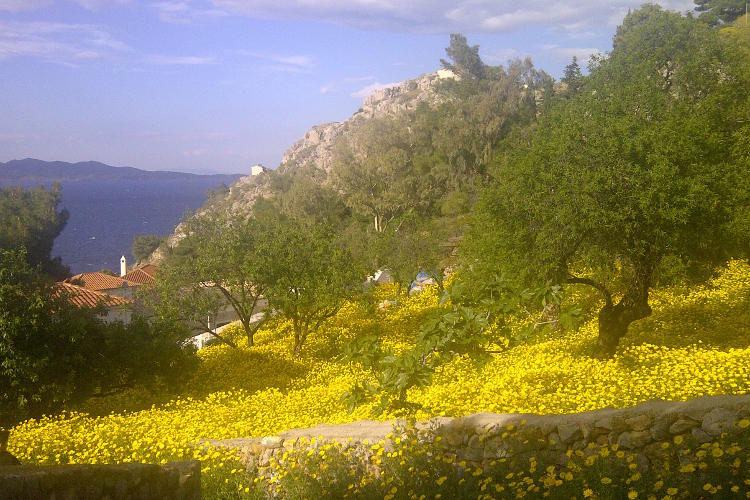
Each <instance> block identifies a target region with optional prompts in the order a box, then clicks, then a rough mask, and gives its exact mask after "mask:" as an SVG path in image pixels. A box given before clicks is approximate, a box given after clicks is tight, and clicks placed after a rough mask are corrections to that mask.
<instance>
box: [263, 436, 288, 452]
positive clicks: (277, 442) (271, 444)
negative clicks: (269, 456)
mask: <svg viewBox="0 0 750 500" xmlns="http://www.w3.org/2000/svg"><path fill="white" fill-rule="evenodd" d="M282 442H283V440H282V439H281V436H266V437H264V438H263V439H261V440H260V444H261V446H263V447H264V448H268V449H271V450H274V449H276V448H281V444H282Z"/></svg>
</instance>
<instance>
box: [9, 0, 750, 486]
mask: <svg viewBox="0 0 750 500" xmlns="http://www.w3.org/2000/svg"><path fill="white" fill-rule="evenodd" d="M718 3H720V4H721V5H724V4H723V3H722V2H718ZM732 3H733V2H732ZM699 4H700V5H701V8H702V9H703V10H702V11H701V12H708V13H709V14H710V13H711V9H712V8H713V7H712V6H711V5H713V2H711V1H707V2H701V3H699ZM714 7H716V6H715V5H714ZM722 8H723V7H722ZM722 8H720V7H716V9H717V10H716V11H715V12H714V14H716V15H717V16H719V17H711V16H709V17H706V16H705V15H702V16H701V19H697V18H696V17H694V16H683V15H681V14H679V13H676V12H668V11H664V10H662V9H661V8H660V7H658V6H656V5H652V4H648V5H644V6H643V7H642V8H640V9H638V10H636V11H633V12H630V13H629V14H628V15H627V16H626V17H625V19H624V21H623V24H622V26H620V27H619V28H618V30H617V33H616V35H615V37H614V40H613V46H612V51H611V52H609V53H608V54H606V55H603V56H600V57H594V58H593V59H592V61H591V63H590V65H589V68H588V70H589V71H588V74H587V75H584V74H583V72H582V71H581V68H580V67H579V66H578V63H577V60H575V59H574V60H573V61H572V62H571V64H570V65H569V66H568V67H567V68H566V70H565V76H564V78H563V79H562V80H561V81H560V82H555V81H554V80H553V79H552V78H551V77H550V76H549V75H547V74H546V73H545V72H543V71H540V70H537V69H536V68H534V66H533V65H532V63H531V61H529V60H525V61H519V60H517V61H511V62H509V63H508V64H507V65H505V66H490V65H486V64H485V63H484V62H483V61H482V60H481V59H480V58H479V48H478V47H477V46H471V45H469V43H468V41H467V40H466V38H464V37H463V36H462V35H459V34H454V35H452V36H451V39H450V45H449V47H448V48H447V49H446V55H447V57H448V60H444V61H441V62H442V64H443V67H444V70H446V71H447V70H450V73H447V72H446V71H444V72H442V73H441V74H442V75H444V76H445V75H448V76H449V77H447V78H444V77H438V76H428V77H423V78H421V79H419V80H418V81H419V82H422V83H421V84H419V85H422V84H424V85H427V86H428V87H429V88H427V87H426V88H424V89H421V88H420V87H419V85H417V86H416V87H414V88H412V87H413V86H412V85H411V84H409V83H406V84H404V85H400V86H399V87H398V89H394V90H392V93H393V96H392V97H393V98H394V100H393V101H390V100H389V98H386V97H383V99H382V100H378V102H377V103H376V104H377V105H375V103H373V102H371V103H370V105H369V106H367V107H366V109H363V110H362V111H361V112H359V113H357V114H356V115H355V118H353V119H352V120H351V121H349V122H347V123H346V124H345V125H341V126H339V125H332V126H325V127H320V128H316V129H314V130H313V132H314V133H312V135H308V136H306V139H305V140H304V141H302V142H301V143H298V144H297V145H296V146H295V148H294V151H295V152H294V154H293V155H291V156H288V160H289V161H288V163H287V164H286V165H285V166H284V168H281V169H279V170H278V171H276V172H267V173H264V174H262V175H260V176H258V177H257V178H253V179H252V180H250V181H248V180H247V179H245V180H243V181H241V182H240V183H238V184H236V185H235V186H233V187H232V188H231V189H230V191H229V192H228V193H226V192H224V191H223V190H222V191H221V192H217V193H215V195H214V196H213V197H212V200H211V203H210V206H208V207H206V208H205V209H204V210H202V211H201V212H199V213H198V214H196V215H195V216H193V217H189V218H187V219H186V220H185V221H184V223H183V224H182V225H181V229H180V231H179V236H177V235H175V236H174V237H173V238H171V239H170V242H169V243H168V244H166V245H163V246H162V247H161V252H162V254H163V261H162V262H161V265H160V272H159V275H158V276H157V283H156V284H155V285H154V286H152V287H144V292H142V293H141V295H140V297H139V298H140V299H142V300H143V301H144V304H145V305H146V306H147V307H148V309H149V311H150V312H151V313H152V314H151V316H150V319H149V325H146V323H145V321H144V322H143V328H142V335H143V337H144V338H145V339H149V340H158V341H159V342H158V343H157V344H156V345H157V346H162V348H164V349H165V351H164V352H166V353H169V354H170V357H165V358H164V359H150V360H148V361H149V363H150V364H153V365H154V366H155V367H156V368H158V369H159V370H163V372H162V371H158V372H157V371H151V370H138V369H132V368H129V367H130V364H129V363H128V362H127V361H128V360H131V359H140V355H141V353H140V352H138V349H137V345H136V346H127V345H123V347H122V349H121V351H118V352H119V356H118V358H119V357H122V358H123V359H122V360H120V361H118V362H117V363H118V364H119V363H121V364H123V365H124V367H125V368H127V370H124V371H123V373H122V374H121V375H117V370H113V372H112V373H115V376H114V379H115V380H110V379H107V378H104V379H103V381H102V382H99V383H89V384H77V383H73V382H71V380H74V379H72V378H70V377H68V378H66V377H65V376H64V374H57V373H52V374H51V375H50V381H49V384H50V385H51V387H56V385H55V384H58V385H60V384H63V385H64V383H67V385H64V387H65V389H66V391H67V392H64V393H63V392H61V395H60V396H59V397H56V398H55V399H54V400H52V401H51V402H50V403H49V406H48V408H49V410H48V411H49V412H50V413H52V416H47V417H40V418H28V419H25V420H23V421H20V422H19V420H21V418H17V419H14V420H12V421H10V423H11V424H14V427H13V429H12V436H11V441H10V449H11V451H12V452H14V453H16V454H17V455H18V456H19V458H21V460H22V461H26V462H32V463H45V464H46V463H111V462H126V461H143V462H162V463H163V462H166V461H172V460H184V459H191V458H195V459H199V460H201V462H202V467H203V476H202V477H203V481H204V492H205V494H206V496H208V497H214V496H215V497H221V498H225V497H232V496H239V497H243V496H259V497H267V496H273V495H276V494H278V495H279V496H282V497H289V498H317V497H334V498H339V497H345V496H354V497H364V498H396V497H398V498H424V497H426V496H429V497H431V498H440V496H441V495H444V496H445V498H452V497H456V496H463V497H477V498H481V497H485V498H492V497H495V496H498V497H522V496H525V495H528V496H533V497H536V496H545V495H548V496H552V497H558V498H562V497H566V498H570V497H572V496H576V497H597V498H623V497H627V498H629V499H631V500H632V499H634V498H639V497H645V498H650V497H651V496H657V495H658V497H659V498H673V497H682V498H696V497H698V496H699V495H708V494H720V495H723V496H736V495H741V496H742V495H744V496H747V495H750V492H749V489H748V488H749V487H750V484H748V480H747V479H746V478H747V477H750V461H749V460H750V459H749V458H748V456H749V453H748V450H750V430H748V428H749V427H750V418H747V417H748V415H750V412H749V413H747V415H746V414H745V413H741V412H740V413H738V414H733V415H732V418H731V420H732V421H731V422H729V423H728V425H731V426H733V427H732V430H735V431H737V432H736V433H734V434H731V436H730V435H728V434H727V435H724V434H721V435H718V434H717V436H715V437H714V438H711V437H710V436H709V439H710V441H706V442H703V443H701V442H698V441H697V438H696V439H693V438H694V435H692V434H688V433H684V435H683V434H680V433H679V432H676V433H673V434H675V435H674V436H673V439H672V436H670V439H671V440H667V441H663V442H660V443H652V444H653V445H655V446H659V447H661V449H663V450H669V454H671V455H670V456H671V457H672V458H663V457H661V458H660V459H659V460H661V461H659V460H656V461H654V462H653V463H650V465H649V468H648V470H647V471H646V470H645V468H641V467H640V465H639V463H638V460H639V458H638V457H636V456H634V455H633V454H631V453H627V452H625V451H623V450H620V449H618V446H617V444H612V443H611V442H610V443H608V444H607V443H598V442H597V443H594V442H589V444H590V445H591V446H592V447H593V448H592V447H589V448H587V450H588V451H586V452H584V450H581V449H573V447H574V445H575V443H574V444H573V445H571V448H570V449H568V450H567V457H568V458H570V459H571V460H570V462H569V463H567V465H565V466H564V467H563V468H560V467H559V465H560V464H553V463H545V462H544V460H545V457H543V456H542V454H541V453H540V454H539V456H531V457H524V460H527V461H528V464H527V463H525V462H524V463H520V464H519V463H518V462H517V461H516V462H509V461H503V460H499V461H496V462H493V463H491V464H490V465H489V466H488V467H486V468H480V467H475V468H472V466H470V465H468V464H467V463H465V462H461V461H458V462H457V463H454V461H452V460H453V458H451V457H450V456H447V455H444V454H442V452H438V451H436V450H437V448H433V447H432V445H431V443H430V442H429V441H427V442H425V441H420V440H419V439H416V438H415V437H414V431H413V429H409V428H406V429H404V430H403V433H402V434H399V436H397V437H396V439H395V440H394V441H393V443H395V445H398V448H395V449H386V448H385V447H384V445H383V444H382V443H375V444H373V445H372V449H371V450H372V451H373V452H374V453H375V456H374V457H371V460H372V462H365V463H363V462H362V461H361V460H360V461H358V460H357V459H356V457H355V456H353V455H352V454H350V453H348V451H347V450H345V449H343V448H342V447H341V446H339V445H335V444H332V443H328V444H325V445H320V446H318V447H317V448H315V449H311V450H310V451H309V452H307V454H306V455H305V454H303V455H300V454H299V453H298V454H292V455H287V456H285V457H284V458H283V460H282V461H281V462H277V463H272V464H271V465H270V466H268V467H266V468H263V467H261V468H257V467H252V466H251V467H249V468H246V466H245V464H242V463H241V462H240V457H239V456H238V455H237V454H235V453H234V452H232V451H229V450H225V449H221V448H212V447H211V446H209V445H208V444H205V443H204V444H202V440H205V439H222V438H234V437H240V436H245V437H247V436H253V437H261V436H268V435H273V434H275V433H280V432H282V431H285V430H288V429H291V428H296V427H309V426H314V425H316V424H319V423H322V422H328V423H343V422H350V421H354V420H359V419H365V418H376V419H381V420H383V419H391V418H393V417H404V418H406V419H409V420H414V419H426V418H429V417H433V416H439V415H444V416H458V415H465V414H469V413H475V412H516V413H519V412H524V413H538V414H568V413H573V412H583V411H588V410H594V409H599V408H605V407H616V408H621V407H628V406H632V405H634V404H636V403H639V402H643V401H647V400H652V399H656V398H660V399H665V400H688V399H692V398H697V397H701V396H706V395H721V394H732V395H742V394H748V393H750V326H748V325H750V307H749V306H750V265H748V261H747V259H748V258H750V240H749V239H748V238H749V235H750V180H749V179H750V178H749V177H748V176H747V172H748V170H749V169H750V156H749V155H748V151H750V147H748V146H750V128H749V126H748V123H750V105H748V104H750V51H749V50H747V48H748V47H750V29H748V28H747V27H746V26H743V25H741V24H737V23H735V24H730V21H731V20H730V19H728V18H726V12H724V11H723V10H722ZM706 9H708V10H706ZM735 10H736V9H734V10H733V11H732V12H734V11H735ZM719 14H721V15H719ZM725 19H727V20H725ZM706 20H709V21H710V22H709V23H706V22H704V21H706ZM450 75H453V76H450ZM420 91H424V92H426V95H427V96H428V97H429V98H424V99H420V98H418V95H419V92H420ZM389 92H391V91H384V92H383V95H384V96H387V95H390V93H389ZM316 134H317V135H316ZM177 240H179V242H178V241H177ZM177 243H179V244H177ZM18 255H25V254H24V253H23V252H22V251H19V254H18ZM18 258H20V257H18ZM3 267H5V268H11V269H0V277H4V276H6V275H7V276H10V277H11V278H12V277H13V276H15V275H17V274H18V273H17V272H15V273H14V272H13V269H12V267H13V266H12V265H5V264H3ZM375 270H387V271H388V272H389V273H390V275H391V276H392V277H393V280H394V282H393V283H391V284H387V285H379V286H375V285H373V284H372V280H371V279H370V278H367V276H368V275H369V274H370V273H373V272H374V271H375ZM35 273H38V271H34V270H32V269H27V274H29V276H32V277H34V278H35V279H36V278H37V275H36V274H35ZM378 275H379V274H378ZM379 276H380V275H379ZM373 278H374V277H373ZM3 279H5V278H3ZM428 279H431V283H432V285H431V286H426V283H425V282H426V281H428ZM27 281H28V282H29V283H36V282H39V281H40V279H36V281H34V280H27ZM4 286H5V285H4ZM24 287H25V288H24ZM414 287H417V288H423V287H424V288H425V289H424V291H422V292H421V293H418V294H413V293H408V291H409V290H411V289H412V288H414ZM29 290H30V288H29V286H28V285H27V284H26V283H25V282H20V281H19V280H18V279H16V280H15V281H11V280H9V283H8V285H7V286H6V287H5V288H0V291H5V292H7V293H6V295H7V296H8V297H11V298H14V300H15V299H18V300H17V302H18V303H19V304H20V305H18V306H17V307H16V310H18V311H24V310H27V309H29V307H30V305H29V304H28V302H29V300H28V299H27V297H29V296H33V295H32V294H30V293H29ZM37 303H42V305H41V306H39V307H38V308H43V305H44V304H43V300H42V301H34V304H31V305H34V307H37ZM261 304H262V305H267V307H265V308H264V313H263V314H259V310H260V307H259V306H260V305H261ZM228 307H231V309H233V310H234V312H235V313H236V317H238V318H239V321H238V322H236V323H235V324H233V326H232V327H231V328H228V329H226V330H224V331H220V332H217V331H216V330H215V326H216V325H215V324H214V323H215V322H216V321H215V318H217V317H218V316H219V314H220V313H221V312H222V311H224V310H226V309H227V308H228ZM38 308H37V309H38ZM17 316H18V314H17ZM52 316H54V315H53V314H52V313H50V312H49V310H47V314H46V316H45V317H50V318H51V317H52ZM212 318H214V320H212ZM0 319H2V317H0ZM16 319H17V318H14V317H10V318H9V320H7V321H6V320H5V319H3V321H6V322H5V323H0V326H2V325H5V324H8V325H11V326H14V325H15V326H14V329H12V328H9V327H3V328H6V329H7V331H10V332H13V333H14V335H16V336H17V337H19V338H26V337H25V336H24V334H26V331H25V330H24V328H21V327H18V325H19V324H20V323H19V322H18V321H16ZM50 321H53V319H50ZM146 326H148V328H146ZM83 330H85V329H83ZM197 330H200V331H202V332H205V334H206V335H210V336H212V340H211V344H212V345H210V347H208V348H205V349H202V350H200V351H198V352H197V353H196V352H194V350H193V349H192V346H191V344H190V342H189V340H190V337H191V335H192V334H193V333H195V332H196V331H197ZM64 331H65V328H62V329H61V332H62V333H64ZM55 335H57V333H55ZM56 338H57V337H56ZM0 340H2V337H0ZM58 340H59V343H60V344H61V345H63V346H64V347H66V348H67V347H68V346H69V344H70V342H69V341H67V340H66V338H65V337H64V336H61V337H59V338H58ZM32 345H33V344H32ZM118 345H119V344H118ZM0 347H2V348H4V349H5V351H3V352H8V353H10V354H12V355H14V356H16V358H17V359H20V360H23V361H25V362H28V364H29V366H36V364H35V363H34V361H35V360H36V359H37V357H38V356H36V355H35V354H33V353H34V352H36V351H33V352H32V354H29V352H26V351H25V350H24V349H23V348H24V347H25V345H22V346H21V347H18V346H17V345H15V344H13V343H11V342H5V343H4V344H3V343H2V342H0ZM34 347H36V346H34ZM167 348H169V349H167ZM130 349H132V356H128V353H131V351H130ZM73 351H74V352H75V349H73ZM172 351H175V352H172ZM143 352H148V353H151V354H153V355H155V354H158V352H157V351H155V350H154V349H147V350H144V351H143ZM96 354H97V351H96V349H93V350H92V353H81V356H80V357H79V358H78V359H79V361H80V362H81V363H82V364H83V366H86V361H87V358H86V355H90V356H95V355H96ZM156 357H157V358H160V356H156ZM94 359H98V358H94ZM2 366H3V365H2V364H0V368H2ZM5 366H10V367H11V369H7V368H6V369H5V372H2V371H0V375H5V374H7V376H8V377H10V378H9V380H12V381H13V383H14V384H16V385H18V386H19V387H21V388H24V389H28V388H31V389H34V390H36V386H35V384H34V376H36V375H35V374H34V372H30V373H31V375H26V374H24V373H21V374H19V373H17V372H16V371H14V370H13V369H12V363H6V365H5ZM107 368H109V367H107ZM114 368H118V367H117V366H115V367H114ZM102 373H109V370H106V371H104V370H103V371H102ZM144 373H145V374H148V376H147V377H136V376H135V375H140V374H144ZM78 375H79V376H80V373H78ZM117 381H121V382H122V384H121V385H120V386H117V385H115V384H113V382H117ZM180 382H182V383H181V384H180ZM110 384H111V385H113V387H112V391H113V392H117V391H119V392H117V393H115V394H110V393H109V392H108V391H104V390H103V389H106V388H107V386H108V385H110ZM135 384H140V385H138V386H136V385H135ZM32 394H36V393H35V392H33V391H32ZM92 394H93V395H95V396H96V397H88V396H91V395H92ZM0 396H2V397H3V398H4V399H2V400H0V402H1V403H3V404H4V405H6V406H7V407H9V408H11V409H16V410H19V413H18V414H19V415H24V417H23V418H25V416H35V417H38V416H39V408H42V407H43V404H44V403H45V401H43V400H42V399H41V398H40V397H37V399H38V400H39V402H40V404H39V407H35V408H30V407H29V404H28V402H27V401H25V400H24V399H23V398H13V397H9V396H8V395H7V394H6V395H3V393H1V392H0ZM60 409H64V410H65V411H64V412H62V413H60ZM31 410H35V412H36V413H34V412H31ZM743 411H744V410H743ZM735 417H736V422H735V421H734V420H735ZM511 431H513V429H508V432H511ZM641 431H644V430H643V429H641ZM644 432H645V431H644ZM436 439H437V438H436ZM648 439H649V440H651V439H652V435H651V434H649V437H648ZM653 439H654V440H657V441H659V440H661V438H657V437H653ZM319 444H320V443H316V446H317V445H319ZM368 444H369V443H368ZM582 446H589V445H587V444H585V443H584V444H583V445H582ZM592 450H593V451H592ZM564 451H565V450H563V452H564ZM643 458H644V459H646V457H645V456H644V457H643ZM368 460H370V459H368ZM647 460H650V458H648V459H647ZM282 462H283V463H282ZM693 473H695V474H693ZM706 492H707V493H706Z"/></svg>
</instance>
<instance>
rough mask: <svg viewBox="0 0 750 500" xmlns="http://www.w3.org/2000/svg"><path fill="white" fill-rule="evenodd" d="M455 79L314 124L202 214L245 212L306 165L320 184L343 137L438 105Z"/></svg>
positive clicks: (385, 93)
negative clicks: (375, 121)
mask: <svg viewBox="0 0 750 500" xmlns="http://www.w3.org/2000/svg"><path fill="white" fill-rule="evenodd" d="M457 78H458V77H457V76H456V75H455V74H454V73H453V72H451V71H448V70H439V71H436V72H435V73H427V74H424V75H422V76H420V77H418V78H415V79H413V80H406V81H404V82H401V83H399V84H397V85H393V86H389V87H385V88H382V89H380V90H377V91H375V92H373V93H372V94H371V95H369V96H368V97H366V98H365V100H364V102H363V104H362V107H361V108H360V109H359V110H358V111H357V112H356V113H354V114H353V115H352V116H351V117H350V118H349V119H347V120H346V121H343V122H331V123H325V124H322V125H315V126H313V127H312V128H311V129H310V130H308V131H307V132H305V135H304V136H303V137H302V138H301V139H299V140H298V141H297V142H295V143H294V144H293V145H292V146H291V147H290V148H289V149H288V150H287V151H286V152H285V153H284V155H283V157H282V160H281V164H280V165H279V167H278V169H277V170H276V171H268V172H264V173H262V174H260V175H256V176H244V177H241V178H240V179H238V180H237V181H236V182H235V183H233V184H232V185H231V186H230V188H229V193H228V194H227V195H226V196H224V197H223V198H221V199H214V200H212V202H211V203H209V205H207V206H205V207H204V208H203V209H202V211H210V210H213V209H219V210H227V211H230V212H233V213H247V212H249V211H250V210H251V209H252V206H253V204H254V203H255V200H257V199H258V198H259V197H261V196H263V197H266V198H271V197H273V195H274V190H273V187H272V186H271V181H272V178H273V176H275V175H278V174H284V173H288V172H291V171H294V170H295V169H298V168H301V167H305V166H309V165H311V166H314V167H316V168H317V169H318V170H320V171H322V172H324V173H325V175H324V176H323V177H322V178H321V182H323V183H325V182H327V179H328V173H329V172H330V170H331V160H332V157H333V147H334V144H336V141H337V140H338V139H339V138H340V137H341V136H342V135H345V134H346V133H347V132H348V131H349V130H351V129H352V128H353V127H356V126H357V124H359V123H361V122H362V121H364V120H368V119H372V118H380V117H385V116H398V115H399V114H401V113H404V112H407V111H412V110H414V109H416V108H417V106H419V105H420V104H423V103H424V104H427V105H428V106H437V105H439V104H440V103H442V102H444V101H445V99H446V97H445V94H443V93H441V92H440V90H439V84H440V83H441V82H444V81H447V80H453V79H457ZM199 213H200V212H199ZM182 238H183V235H182V232H181V227H180V226H177V228H176V229H175V232H174V233H173V234H172V235H171V236H170V237H169V238H168V240H167V242H166V245H168V246H169V247H174V246H176V245H177V244H178V243H179V241H180V240H181V239H182ZM163 255H164V249H162V248H160V249H157V251H156V252H154V254H153V255H152V256H151V258H150V259H149V260H150V261H152V262H158V261H159V260H161V259H162V258H163Z"/></svg>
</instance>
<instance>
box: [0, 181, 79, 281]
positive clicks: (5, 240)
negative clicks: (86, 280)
mask: <svg viewBox="0 0 750 500" xmlns="http://www.w3.org/2000/svg"><path fill="white" fill-rule="evenodd" d="M60 200H61V187H60V185H59V184H56V185H55V186H53V187H52V188H51V189H47V188H44V187H38V188H35V189H24V188H21V187H12V186H11V187H7V188H0V249H5V250H18V249H21V248H24V249H25V250H26V251H25V255H26V258H27V260H28V263H29V264H30V265H31V266H32V267H34V266H36V265H41V266H42V269H43V270H44V272H46V273H48V274H50V275H53V276H54V277H56V278H64V277H66V276H68V275H69V274H70V273H69V271H68V269H67V268H66V267H65V266H63V265H62V262H61V261H60V258H59V257H58V258H55V259H52V258H51V253H52V245H53V244H54V241H55V238H56V237H57V236H58V235H59V234H60V233H61V232H62V230H63V229H64V228H65V224H66V223H67V222H68V217H69V214H68V211H67V210H65V209H63V210H60V211H59V212H58V210H57V208H58V205H59V204H60Z"/></svg>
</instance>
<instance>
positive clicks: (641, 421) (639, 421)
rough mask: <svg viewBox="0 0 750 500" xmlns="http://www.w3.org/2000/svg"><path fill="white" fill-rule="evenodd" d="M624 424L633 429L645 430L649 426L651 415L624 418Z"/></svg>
mask: <svg viewBox="0 0 750 500" xmlns="http://www.w3.org/2000/svg"><path fill="white" fill-rule="evenodd" d="M625 425H627V426H628V428H630V430H633V431H645V430H646V429H648V428H649V427H650V426H651V417H649V416H648V415H638V416H637V417H632V418H628V419H626V420H625Z"/></svg>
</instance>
